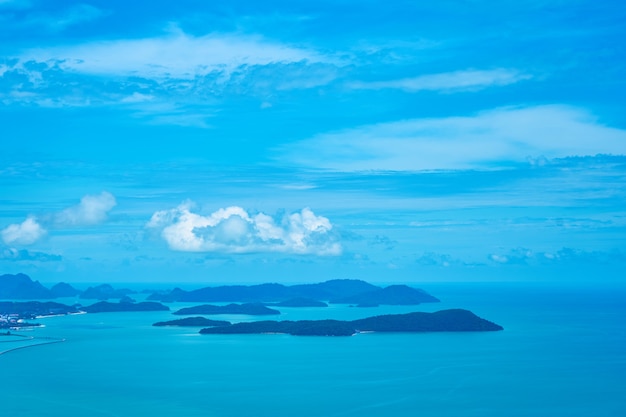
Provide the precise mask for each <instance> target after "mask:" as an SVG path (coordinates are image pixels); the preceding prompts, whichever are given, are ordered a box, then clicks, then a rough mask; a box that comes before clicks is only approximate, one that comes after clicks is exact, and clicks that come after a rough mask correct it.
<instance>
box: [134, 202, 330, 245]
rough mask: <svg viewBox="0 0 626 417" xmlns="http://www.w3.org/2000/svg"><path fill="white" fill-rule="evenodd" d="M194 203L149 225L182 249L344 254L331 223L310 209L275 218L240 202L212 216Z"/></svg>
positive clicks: (164, 213) (155, 216)
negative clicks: (194, 209) (200, 211)
mask: <svg viewBox="0 0 626 417" xmlns="http://www.w3.org/2000/svg"><path fill="white" fill-rule="evenodd" d="M192 207H193V204H192V203H190V202H187V203H183V204H181V205H179V206H178V207H176V208H174V209H170V210H163V211H158V212H156V213H154V214H153V216H152V218H151V219H150V221H149V222H148V224H147V225H146V227H147V228H148V229H152V230H156V231H158V232H159V233H160V235H161V237H162V238H163V239H164V240H165V241H166V242H167V244H168V246H169V247H170V248H171V249H173V250H177V251H185V252H229V253H250V252H283V253H295V254H315V255H339V254H340V253H341V245H340V244H339V243H338V242H337V238H336V235H335V234H333V232H332V228H333V226H332V224H331V223H330V221H329V220H328V219H327V218H326V217H322V216H317V215H316V214H315V213H313V211H312V210H310V209H308V208H305V209H302V210H301V211H300V212H295V213H291V214H288V215H284V216H283V217H282V218H279V219H275V218H273V217H271V216H269V215H267V214H264V213H256V214H249V213H248V212H247V211H246V210H244V209H243V208H241V207H236V206H234V207H227V208H222V209H219V210H217V211H215V212H213V213H211V214H209V215H202V214H198V213H194V212H192V211H191V210H192Z"/></svg>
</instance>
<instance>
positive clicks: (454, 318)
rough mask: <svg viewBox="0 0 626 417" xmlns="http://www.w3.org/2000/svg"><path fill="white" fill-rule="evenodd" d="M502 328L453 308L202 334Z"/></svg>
mask: <svg viewBox="0 0 626 417" xmlns="http://www.w3.org/2000/svg"><path fill="white" fill-rule="evenodd" d="M498 330H503V328H502V327H501V326H499V325H497V324H495V323H492V322H490V321H488V320H485V319H482V318H480V317H478V316H476V315H475V314H474V313H472V312H471V311H468V310H462V309H451V310H442V311H437V312H434V313H421V312H418V313H407V314H388V315H382V316H374V317H368V318H365V319H359V320H352V321H343V320H300V321H288V320H285V321H273V320H264V321H257V322H243V323H235V324H232V325H230V326H220V327H210V328H206V329H202V330H200V333H201V334H254V333H257V334H258V333H285V334H290V335H294V336H351V335H354V334H356V333H362V332H411V333H418V332H485V331H498Z"/></svg>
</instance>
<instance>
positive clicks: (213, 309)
mask: <svg viewBox="0 0 626 417" xmlns="http://www.w3.org/2000/svg"><path fill="white" fill-rule="evenodd" d="M173 314H175V315H177V316H184V315H191V314H247V315H249V316H267V315H273V314H280V311H278V310H274V309H272V308H268V307H266V306H265V305H263V304H261V303H245V304H228V305H225V306H216V305H211V304H204V305H200V306H195V307H188V308H181V309H180V310H178V311H175V312H174V313H173Z"/></svg>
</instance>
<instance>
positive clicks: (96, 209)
mask: <svg viewBox="0 0 626 417" xmlns="http://www.w3.org/2000/svg"><path fill="white" fill-rule="evenodd" d="M116 204H117V203H116V201H115V197H114V196H113V194H111V193H108V192H106V191H103V192H102V193H100V194H97V195H86V196H84V197H83V198H81V199H80V203H79V204H77V205H75V206H72V207H68V208H66V209H65V210H63V211H61V212H60V213H57V214H55V215H54V216H53V218H54V224H55V225H56V226H57V227H74V226H89V225H93V224H98V223H102V222H103V221H104V220H106V218H107V213H108V212H109V211H110V210H111V209H112V208H113V207H115V205H116Z"/></svg>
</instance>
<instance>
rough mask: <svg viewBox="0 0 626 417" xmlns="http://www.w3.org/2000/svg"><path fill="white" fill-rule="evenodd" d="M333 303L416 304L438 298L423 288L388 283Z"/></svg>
mask: <svg viewBox="0 0 626 417" xmlns="http://www.w3.org/2000/svg"><path fill="white" fill-rule="evenodd" d="M330 302H331V303H334V304H357V305H359V306H360V307H365V306H367V307H376V306H378V305H382V304H386V305H416V304H420V303H438V302H439V300H438V299H437V298H435V297H433V296H432V295H430V294H428V293H427V292H426V291H424V290H420V289H416V288H411V287H409V286H407V285H390V286H388V287H385V288H377V289H375V290H372V291H367V292H364V293H360V294H354V295H349V296H346V297H338V298H335V299H331V300H330Z"/></svg>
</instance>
